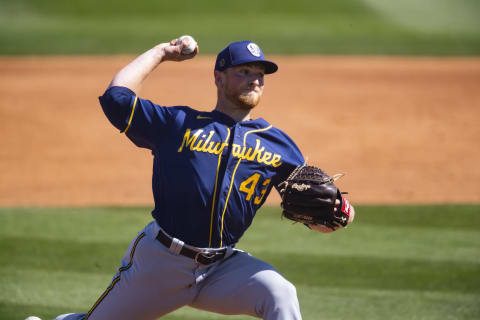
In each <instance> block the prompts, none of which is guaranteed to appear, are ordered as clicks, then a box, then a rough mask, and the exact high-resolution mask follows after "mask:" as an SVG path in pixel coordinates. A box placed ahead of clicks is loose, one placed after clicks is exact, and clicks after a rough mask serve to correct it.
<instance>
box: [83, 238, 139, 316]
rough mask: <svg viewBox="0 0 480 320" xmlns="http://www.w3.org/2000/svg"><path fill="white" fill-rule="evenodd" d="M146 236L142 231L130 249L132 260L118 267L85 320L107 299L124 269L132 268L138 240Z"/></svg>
mask: <svg viewBox="0 0 480 320" xmlns="http://www.w3.org/2000/svg"><path fill="white" fill-rule="evenodd" d="M143 237H145V232H142V233H141V234H140V235H139V236H138V238H137V239H136V240H135V243H134V244H133V247H132V251H130V262H129V263H128V264H127V265H126V266H125V267H121V268H120V269H118V276H117V277H116V278H115V279H113V281H112V283H111V284H110V285H109V286H108V288H107V290H105V292H104V293H103V294H102V296H101V297H100V298H98V300H97V302H95V304H94V305H93V307H92V308H91V309H90V311H88V313H87V315H86V316H85V318H84V320H88V318H89V317H90V316H91V315H92V312H93V311H94V310H95V309H96V308H97V307H98V305H99V304H100V302H102V301H103V299H105V297H106V296H107V295H108V293H109V292H110V291H111V290H112V289H113V287H114V286H115V284H117V282H118V281H120V276H121V272H122V271H125V270H127V269H128V268H130V267H131V266H132V264H133V255H134V253H135V249H136V248H137V245H138V242H140V240H141V239H142V238H143Z"/></svg>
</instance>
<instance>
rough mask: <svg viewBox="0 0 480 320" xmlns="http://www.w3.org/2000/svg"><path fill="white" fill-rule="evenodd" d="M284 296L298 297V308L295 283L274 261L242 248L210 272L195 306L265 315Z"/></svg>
mask: <svg viewBox="0 0 480 320" xmlns="http://www.w3.org/2000/svg"><path fill="white" fill-rule="evenodd" d="M284 298H285V299H287V300H289V301H291V300H294V301H293V302H292V303H293V305H294V308H295V309H298V300H297V298H296V291H295V287H294V286H293V285H292V284H291V283H290V282H288V281H287V280H286V279H285V278H284V277H283V276H282V275H281V274H280V273H279V272H278V271H277V270H275V268H274V267H273V266H271V265H270V264H268V263H266V262H264V261H262V260H259V259H257V258H255V257H253V256H251V255H249V254H248V253H246V252H238V253H237V254H236V255H234V256H233V257H231V258H230V259H228V260H227V261H225V262H224V263H222V264H221V265H219V266H218V267H217V269H216V270H215V271H214V272H213V273H212V274H211V275H209V277H208V278H207V279H206V280H205V282H204V283H203V285H202V287H201V289H200V291H199V294H198V295H197V297H196V298H195V300H194V301H193V303H192V304H191V306H192V307H195V308H198V309H203V310H207V311H212V312H217V313H222V314H247V315H251V316H254V317H265V314H266V313H267V312H268V311H267V310H266V309H269V308H270V309H272V308H273V306H274V305H275V304H276V303H282V299H284ZM289 303H290V302H289ZM294 312H297V310H295V311H294ZM298 312H299V311H298ZM291 319H294V317H292V318H291ZM295 319H296V318H295Z"/></svg>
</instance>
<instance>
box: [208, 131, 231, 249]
mask: <svg viewBox="0 0 480 320" xmlns="http://www.w3.org/2000/svg"><path fill="white" fill-rule="evenodd" d="M226 128H227V130H228V133H227V137H226V138H225V143H228V139H229V138H230V128H229V127H226ZM223 149H224V148H222V149H221V152H220V154H219V155H218V163H217V174H216V176H215V188H214V190H213V200H212V212H211V215H210V237H209V240H208V246H209V247H211V246H212V232H213V213H214V209H215V200H216V196H217V184H218V171H219V170H220V162H221V159H222V154H223Z"/></svg>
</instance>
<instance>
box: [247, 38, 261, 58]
mask: <svg viewBox="0 0 480 320" xmlns="http://www.w3.org/2000/svg"><path fill="white" fill-rule="evenodd" d="M247 49H248V51H250V53H251V54H253V55H254V56H255V57H260V55H261V54H262V51H261V50H260V47H259V46H257V45H256V44H255V43H253V42H250V43H249V44H248V45H247Z"/></svg>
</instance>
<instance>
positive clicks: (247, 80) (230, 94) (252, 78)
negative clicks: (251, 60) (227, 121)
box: [224, 64, 264, 110]
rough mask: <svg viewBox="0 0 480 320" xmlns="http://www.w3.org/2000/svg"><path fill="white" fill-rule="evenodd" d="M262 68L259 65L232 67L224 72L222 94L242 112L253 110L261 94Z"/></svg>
mask: <svg viewBox="0 0 480 320" xmlns="http://www.w3.org/2000/svg"><path fill="white" fill-rule="evenodd" d="M263 77H264V68H263V66H262V65H260V64H246V65H241V66H236V67H232V68H229V69H227V70H226V72H225V84H224V94H225V98H226V99H227V100H229V101H230V102H231V103H232V104H234V105H236V106H237V107H239V108H241V109H243V110H251V109H253V108H254V107H255V106H256V105H257V104H258V103H259V102H260V98H261V97H262V94H263V84H264V82H263Z"/></svg>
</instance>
